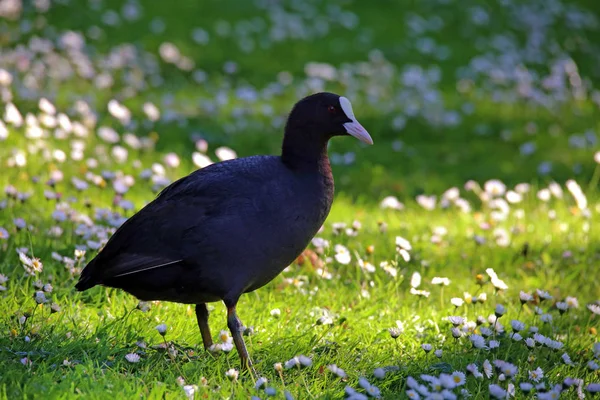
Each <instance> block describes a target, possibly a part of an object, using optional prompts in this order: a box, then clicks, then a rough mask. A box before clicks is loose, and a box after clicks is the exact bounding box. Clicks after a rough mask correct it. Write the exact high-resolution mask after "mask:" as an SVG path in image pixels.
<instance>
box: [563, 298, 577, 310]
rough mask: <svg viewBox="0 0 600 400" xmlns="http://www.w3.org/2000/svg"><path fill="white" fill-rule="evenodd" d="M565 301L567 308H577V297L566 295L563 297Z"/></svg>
mask: <svg viewBox="0 0 600 400" xmlns="http://www.w3.org/2000/svg"><path fill="white" fill-rule="evenodd" d="M565 303H567V306H568V307H569V308H579V301H578V300H577V297H571V296H568V297H567V298H566V299H565Z"/></svg>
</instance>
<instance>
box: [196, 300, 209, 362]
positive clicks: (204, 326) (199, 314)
mask: <svg viewBox="0 0 600 400" xmlns="http://www.w3.org/2000/svg"><path fill="white" fill-rule="evenodd" d="M196 318H197V319H198V328H200V334H201V335H202V342H203V343H204V350H208V349H209V348H210V346H212V344H213V341H212V337H211V336H210V328H209V327H208V309H207V308H206V304H204V303H202V304H196Z"/></svg>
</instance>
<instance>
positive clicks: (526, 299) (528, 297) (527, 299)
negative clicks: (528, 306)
mask: <svg viewBox="0 0 600 400" xmlns="http://www.w3.org/2000/svg"><path fill="white" fill-rule="evenodd" d="M519 300H520V301H521V304H525V303H529V302H530V301H533V296H532V295H531V294H530V293H526V292H524V291H522V290H521V292H520V293H519Z"/></svg>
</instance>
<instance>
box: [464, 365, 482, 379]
mask: <svg viewBox="0 0 600 400" xmlns="http://www.w3.org/2000/svg"><path fill="white" fill-rule="evenodd" d="M467 371H468V372H470V373H471V374H472V375H473V376H474V377H475V378H477V379H480V378H483V374H482V373H481V372H479V369H478V368H477V365H476V364H469V365H467Z"/></svg>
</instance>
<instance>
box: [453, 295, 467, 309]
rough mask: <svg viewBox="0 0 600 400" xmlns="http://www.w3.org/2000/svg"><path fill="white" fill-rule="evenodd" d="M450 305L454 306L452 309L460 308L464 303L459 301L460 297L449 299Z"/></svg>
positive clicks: (461, 300)
mask: <svg viewBox="0 0 600 400" xmlns="http://www.w3.org/2000/svg"><path fill="white" fill-rule="evenodd" d="M450 303H451V304H452V305H453V306H454V307H457V308H458V307H460V306H462V305H463V304H465V301H464V300H463V299H461V298H460V297H453V298H451V299H450Z"/></svg>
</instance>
